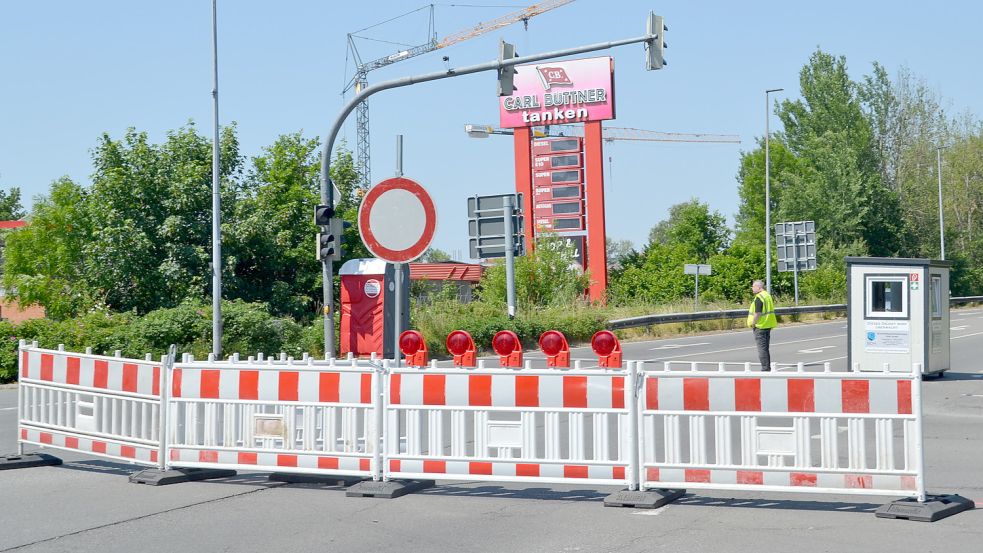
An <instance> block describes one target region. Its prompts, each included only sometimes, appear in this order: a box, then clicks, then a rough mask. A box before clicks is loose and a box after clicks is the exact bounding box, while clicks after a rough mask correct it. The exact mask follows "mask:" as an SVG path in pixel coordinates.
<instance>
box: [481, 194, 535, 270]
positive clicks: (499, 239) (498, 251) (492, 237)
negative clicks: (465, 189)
mask: <svg viewBox="0 0 983 553" xmlns="http://www.w3.org/2000/svg"><path fill="white" fill-rule="evenodd" d="M506 197H511V198H512V205H513V208H512V236H513V238H512V240H513V244H514V245H515V254H516V255H523V254H524V253H525V237H524V235H523V230H524V224H525V222H524V220H523V217H522V194H500V195H496V196H472V197H470V198H468V236H469V240H468V245H469V248H470V250H471V257H472V258H473V259H490V258H494V257H505V242H506V240H505V238H506V236H505V211H504V208H503V205H504V200H505V198H506Z"/></svg>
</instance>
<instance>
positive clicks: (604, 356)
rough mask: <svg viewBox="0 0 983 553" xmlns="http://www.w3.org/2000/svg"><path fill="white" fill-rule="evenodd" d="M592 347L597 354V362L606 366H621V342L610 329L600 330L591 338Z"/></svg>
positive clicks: (601, 365)
mask: <svg viewBox="0 0 983 553" xmlns="http://www.w3.org/2000/svg"><path fill="white" fill-rule="evenodd" d="M590 347H591V349H592V350H594V353H595V354H597V364H598V366H600V367H605V368H619V369H620V368H621V342H619V341H618V337H617V336H615V335H614V333H613V332H611V331H610V330H599V331H597V332H596V333H594V336H593V337H592V338H591V339H590Z"/></svg>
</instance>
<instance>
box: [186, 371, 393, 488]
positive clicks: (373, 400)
mask: <svg viewBox="0 0 983 553" xmlns="http://www.w3.org/2000/svg"><path fill="white" fill-rule="evenodd" d="M379 369H381V367H378V366H377V365H375V364H374V363H371V362H369V361H366V360H358V359H353V360H334V359H332V360H330V361H328V362H324V361H319V362H315V361H314V360H313V359H307V360H304V361H296V362H295V361H293V360H290V361H288V362H274V361H273V360H272V359H271V360H270V361H268V362H263V361H262V360H260V361H259V362H255V361H252V360H250V361H246V362H235V361H219V362H214V361H190V362H189V361H183V362H180V363H176V364H175V366H174V371H173V374H172V375H171V379H170V380H171V394H170V398H169V399H168V404H169V407H170V411H169V413H168V423H169V427H170V432H169V435H168V444H167V445H168V451H169V453H168V461H169V464H170V465H172V466H178V467H201V468H230V469H241V470H258V471H266V470H269V471H282V472H292V473H306V474H324V475H343V476H366V477H372V476H375V475H377V474H378V472H377V467H379V466H380V464H381V463H380V462H379V460H378V459H377V455H378V454H379V449H380V448H378V447H376V446H375V444H378V443H380V440H381V439H380V437H379V433H378V430H379V426H380V425H379V424H378V423H377V421H376V418H377V416H376V414H375V413H376V412H377V406H381V403H382V402H381V398H380V397H379V394H378V390H379V389H380V387H381V382H382V375H381V374H380V373H379ZM373 460H375V462H374V463H373Z"/></svg>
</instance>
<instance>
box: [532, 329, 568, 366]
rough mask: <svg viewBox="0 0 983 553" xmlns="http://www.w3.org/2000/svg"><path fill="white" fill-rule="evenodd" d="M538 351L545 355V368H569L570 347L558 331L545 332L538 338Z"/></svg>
mask: <svg viewBox="0 0 983 553" xmlns="http://www.w3.org/2000/svg"><path fill="white" fill-rule="evenodd" d="M539 349H541V350H543V353H544V354H546V366H547V367H562V368H565V369H569V368H570V345H569V344H567V337H566V336H564V335H563V333H562V332H560V331H558V330H547V331H546V332H544V333H542V334H541V335H540V336H539Z"/></svg>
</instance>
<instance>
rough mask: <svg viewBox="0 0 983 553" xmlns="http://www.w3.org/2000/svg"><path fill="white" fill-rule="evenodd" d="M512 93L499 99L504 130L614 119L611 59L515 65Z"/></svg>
mask: <svg viewBox="0 0 983 553" xmlns="http://www.w3.org/2000/svg"><path fill="white" fill-rule="evenodd" d="M515 69H516V71H518V73H517V74H516V75H515V81H514V83H515V88H516V90H515V92H514V93H513V94H512V96H502V97H501V98H499V114H500V118H501V122H500V124H499V126H501V127H503V128H515V127H535V126H541V125H561V124H565V123H582V122H584V121H603V120H605V119H614V60H613V59H611V58H610V57H605V58H588V59H583V60H571V61H550V62H544V63H539V64H532V65H517V66H516V68H515Z"/></svg>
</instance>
